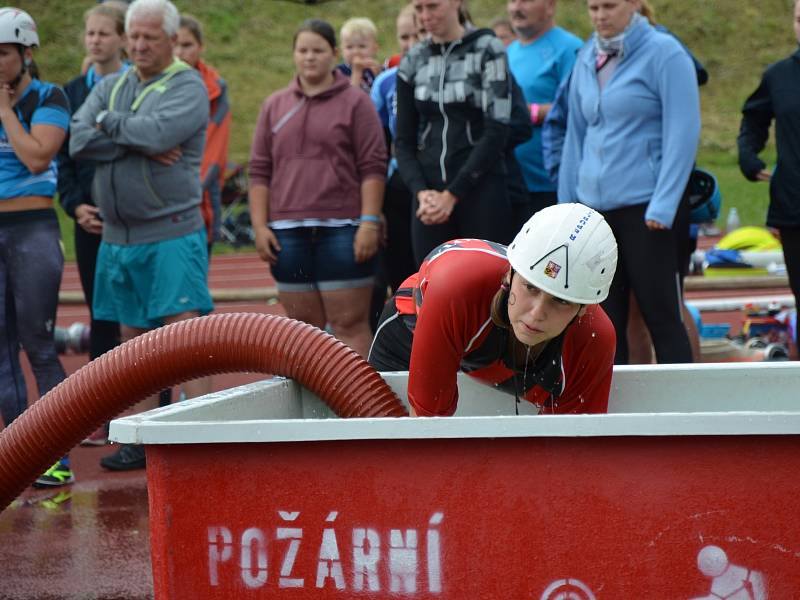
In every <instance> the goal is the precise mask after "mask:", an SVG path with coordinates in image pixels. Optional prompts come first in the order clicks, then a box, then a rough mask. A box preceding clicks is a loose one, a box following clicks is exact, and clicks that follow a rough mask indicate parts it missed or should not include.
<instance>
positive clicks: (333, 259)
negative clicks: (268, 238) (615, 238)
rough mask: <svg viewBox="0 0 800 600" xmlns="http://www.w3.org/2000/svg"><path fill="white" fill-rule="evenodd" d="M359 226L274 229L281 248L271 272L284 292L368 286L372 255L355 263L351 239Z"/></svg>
mask: <svg viewBox="0 0 800 600" xmlns="http://www.w3.org/2000/svg"><path fill="white" fill-rule="evenodd" d="M357 230H358V227H355V226H352V225H344V226H341V227H293V228H291V229H273V233H275V237H277V238H278V243H280V245H281V250H280V252H278V263H277V264H276V265H275V266H273V267H272V276H273V277H274V278H275V281H276V282H277V283H278V290H280V291H283V292H311V291H315V290H320V291H332V290H342V289H352V288H358V287H369V286H371V285H372V282H373V279H374V277H375V257H374V256H373V257H372V258H370V259H369V260H367V261H365V262H363V263H357V262H356V258H355V250H354V248H353V242H354V240H355V236H356V231H357Z"/></svg>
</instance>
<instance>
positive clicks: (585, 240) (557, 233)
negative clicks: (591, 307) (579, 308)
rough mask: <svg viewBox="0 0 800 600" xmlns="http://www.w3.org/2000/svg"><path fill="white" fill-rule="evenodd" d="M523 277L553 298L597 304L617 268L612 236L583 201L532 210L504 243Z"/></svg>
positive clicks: (606, 290) (600, 219) (605, 295)
mask: <svg viewBox="0 0 800 600" xmlns="http://www.w3.org/2000/svg"><path fill="white" fill-rule="evenodd" d="M508 262H510V263H511V266H512V268H513V269H514V270H515V271H516V272H517V273H519V274H520V275H521V276H522V278H523V279H525V280H526V281H528V282H530V283H532V284H533V285H535V286H536V287H538V288H539V289H541V290H544V291H545V292H547V293H548V294H551V295H553V296H555V297H557V298H561V299H563V300H568V301H570V302H575V303H577V304H598V303H600V302H602V301H603V300H605V299H606V297H607V296H608V289H609V288H610V287H611V280H612V279H613V278H614V271H615V270H616V268H617V240H616V239H614V234H613V233H612V232H611V227H609V226H608V223H606V220H605V219H604V218H603V216H602V215H601V214H600V213H598V212H597V211H595V210H592V209H591V208H589V207H588V206H584V205H583V204H578V203H571V204H556V205H555V206H548V207H547V208H544V209H542V210H540V211H539V212H537V213H536V214H535V215H533V216H532V217H531V218H530V219H529V220H528V222H527V223H525V225H524V226H523V227H522V230H521V231H520V232H519V233H518V234H517V236H516V237H515V238H514V241H513V242H511V245H510V246H509V247H508Z"/></svg>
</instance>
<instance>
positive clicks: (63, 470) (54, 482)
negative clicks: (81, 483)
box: [33, 460, 75, 488]
mask: <svg viewBox="0 0 800 600" xmlns="http://www.w3.org/2000/svg"><path fill="white" fill-rule="evenodd" d="M74 481H75V475H74V474H73V473H72V469H70V468H69V465H68V464H67V463H65V462H64V461H63V460H59V461H57V462H56V463H55V464H54V465H53V466H52V467H50V468H49V469H47V471H45V472H44V473H43V474H42V475H40V476H39V478H38V479H37V480H36V481H34V482H33V487H36V488H48V487H58V486H62V485H69V484H70V483H73V482H74Z"/></svg>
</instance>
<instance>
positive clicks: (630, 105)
mask: <svg viewBox="0 0 800 600" xmlns="http://www.w3.org/2000/svg"><path fill="white" fill-rule="evenodd" d="M587 5H588V9H589V15H590V18H591V20H592V24H593V25H594V27H595V33H594V34H593V35H592V37H591V39H590V40H589V42H588V43H587V44H586V45H585V46H584V47H583V49H582V50H581V51H580V53H579V56H578V60H577V62H576V64H575V68H574V71H573V74H572V80H571V83H570V87H569V116H568V125H567V136H566V140H565V144H564V153H563V160H562V163H561V169H560V173H559V184H558V197H559V201H560V202H574V201H578V202H582V203H584V204H587V205H589V206H591V207H592V208H595V209H596V210H598V211H600V212H601V213H602V214H603V216H604V217H605V218H606V220H607V221H608V223H609V225H610V226H611V229H612V230H613V231H614V235H615V236H616V238H617V243H618V244H619V254H620V256H619V266H618V268H617V272H616V275H615V277H614V282H613V283H612V286H611V291H610V293H609V296H608V299H607V300H606V302H605V303H604V308H605V309H606V312H607V313H608V315H609V317H610V318H611V320H612V322H613V323H614V326H615V328H616V330H617V332H618V335H617V353H616V361H617V362H618V363H621V364H625V363H627V362H628V346H627V339H626V336H625V334H624V332H625V331H626V327H627V323H628V309H629V300H630V291H631V290H632V291H633V293H634V294H635V296H636V299H637V301H638V303H639V307H640V309H641V311H642V315H643V316H644V320H645V323H646V324H647V328H648V329H649V330H650V334H651V336H652V338H653V344H654V346H655V351H656V358H657V360H658V362H660V363H683V362H691V360H692V353H691V348H690V345H689V339H688V336H687V334H686V329H685V327H684V326H683V323H682V320H681V307H682V297H681V296H682V295H681V289H680V273H681V266H680V265H679V264H678V262H679V259H678V257H679V249H680V248H681V244H684V243H686V242H685V240H686V237H687V236H688V229H689V206H688V201H687V198H686V195H685V190H686V185H687V182H688V180H689V174H690V173H691V170H692V167H693V163H694V157H695V153H696V151H697V143H698V138H699V134H700V102H699V95H698V88H697V83H696V75H695V70H694V67H693V65H692V62H691V60H690V59H689V56H688V55H687V53H686V52H685V50H684V49H683V47H682V46H681V45H680V44H679V43H678V41H677V40H675V38H673V37H672V36H670V35H667V34H664V33H661V32H658V31H656V30H655V29H654V28H653V27H652V26H651V25H650V24H649V23H648V22H647V19H646V18H645V17H643V16H642V15H641V14H639V12H638V10H637V8H638V2H636V1H635V0H588V2H587Z"/></svg>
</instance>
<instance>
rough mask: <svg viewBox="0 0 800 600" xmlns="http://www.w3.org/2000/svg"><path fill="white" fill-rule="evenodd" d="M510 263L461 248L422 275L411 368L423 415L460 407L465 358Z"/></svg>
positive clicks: (411, 396)
mask: <svg viewBox="0 0 800 600" xmlns="http://www.w3.org/2000/svg"><path fill="white" fill-rule="evenodd" d="M507 268H508V263H507V262H506V260H505V259H504V258H498V257H494V256H489V255H486V254H483V255H481V254H476V253H474V252H458V251H455V252H449V253H447V254H446V255H445V256H442V257H440V258H438V259H437V260H435V261H434V262H433V263H432V264H431V265H429V267H428V269H427V272H426V273H425V278H424V279H423V278H421V281H420V285H421V287H422V293H423V301H422V306H421V307H420V308H419V309H418V313H417V324H416V328H415V330H414V342H413V344H412V348H411V360H410V364H409V374H408V400H409V402H410V403H411V406H413V407H414V410H415V411H416V413H417V414H418V415H420V416H427V417H431V416H440V415H441V416H443V415H452V414H453V413H454V412H455V410H456V405H457V403H458V387H457V385H456V376H457V374H458V371H459V368H460V365H461V358H462V356H463V355H464V350H465V349H466V348H467V347H468V346H469V345H470V343H471V342H472V343H474V341H473V338H476V337H477V336H478V335H479V334H480V333H482V329H481V328H482V327H483V325H484V324H485V323H486V321H487V319H489V315H490V306H491V300H492V296H493V295H494V292H496V291H497V288H498V287H499V285H500V280H501V278H502V275H503V273H504V272H505V270H506V269H507Z"/></svg>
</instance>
